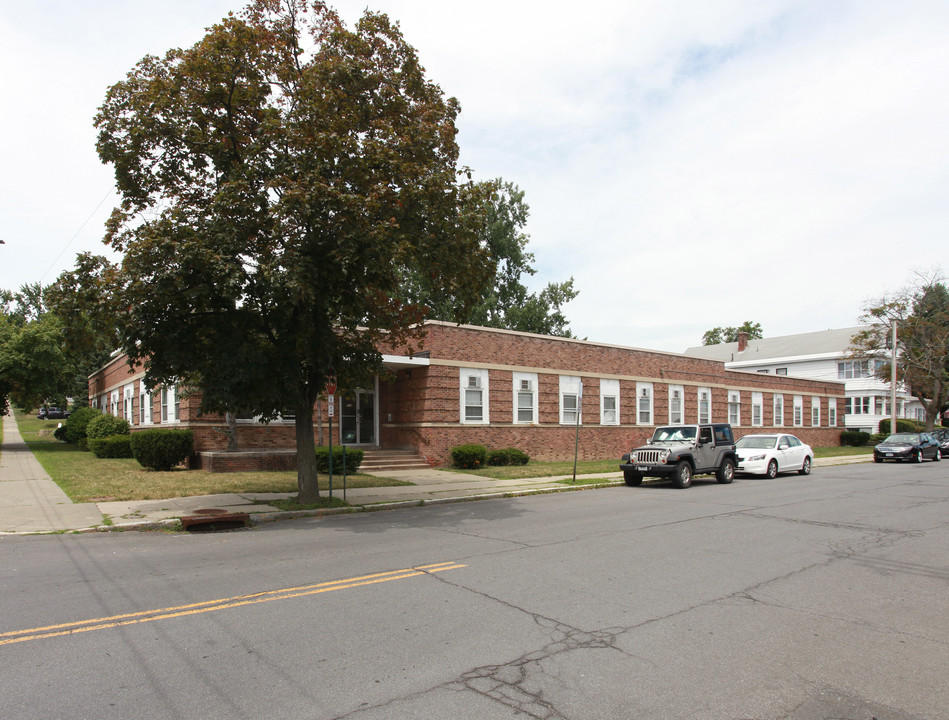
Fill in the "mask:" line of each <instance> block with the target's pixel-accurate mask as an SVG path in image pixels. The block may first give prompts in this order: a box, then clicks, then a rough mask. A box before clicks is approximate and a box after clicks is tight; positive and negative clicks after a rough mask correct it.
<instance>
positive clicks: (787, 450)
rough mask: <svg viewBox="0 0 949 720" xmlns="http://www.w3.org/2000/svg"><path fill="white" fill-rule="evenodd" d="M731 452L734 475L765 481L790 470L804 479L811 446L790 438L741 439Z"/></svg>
mask: <svg viewBox="0 0 949 720" xmlns="http://www.w3.org/2000/svg"><path fill="white" fill-rule="evenodd" d="M735 451H736V452H737V454H738V467H737V468H736V470H737V471H738V472H741V473H748V474H750V475H767V476H768V477H769V478H773V477H777V475H778V473H779V472H788V471H792V470H796V471H797V472H798V473H800V474H801V475H807V474H808V473H810V471H811V465H812V464H813V462H814V451H813V450H811V446H810V445H806V444H805V443H802V442H801V441H800V440H798V439H797V438H796V437H795V436H794V435H745V436H744V437H743V438H741V439H740V440H739V441H738V442H737V443H735Z"/></svg>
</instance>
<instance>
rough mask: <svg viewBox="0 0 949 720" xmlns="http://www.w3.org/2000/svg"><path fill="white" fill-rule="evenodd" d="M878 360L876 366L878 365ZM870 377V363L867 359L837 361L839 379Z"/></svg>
mask: <svg viewBox="0 0 949 720" xmlns="http://www.w3.org/2000/svg"><path fill="white" fill-rule="evenodd" d="M877 363H880V361H879V360H878V361H876V363H875V364H874V367H877ZM865 377H870V363H869V362H868V361H867V360H846V361H844V362H839V363H837V379H838V380H852V379H854V378H865Z"/></svg>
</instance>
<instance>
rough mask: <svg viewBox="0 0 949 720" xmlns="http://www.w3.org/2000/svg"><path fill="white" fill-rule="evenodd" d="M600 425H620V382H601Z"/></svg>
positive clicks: (604, 380) (605, 380)
mask: <svg viewBox="0 0 949 720" xmlns="http://www.w3.org/2000/svg"><path fill="white" fill-rule="evenodd" d="M600 424H601V425H619V380H607V379H601V380H600Z"/></svg>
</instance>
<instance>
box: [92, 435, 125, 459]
mask: <svg viewBox="0 0 949 720" xmlns="http://www.w3.org/2000/svg"><path fill="white" fill-rule="evenodd" d="M130 438H131V436H130V435H110V436H109V437H103V438H88V440H87V445H88V447H89V449H90V450H91V451H92V454H93V455H95V456H96V457H98V458H130V457H132V445H131V442H130Z"/></svg>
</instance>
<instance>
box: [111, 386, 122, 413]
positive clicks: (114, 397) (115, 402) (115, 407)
mask: <svg viewBox="0 0 949 720" xmlns="http://www.w3.org/2000/svg"><path fill="white" fill-rule="evenodd" d="M109 415H111V416H112V417H121V416H120V415H119V391H118V390H113V391H112V392H111V394H110V397H109Z"/></svg>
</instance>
